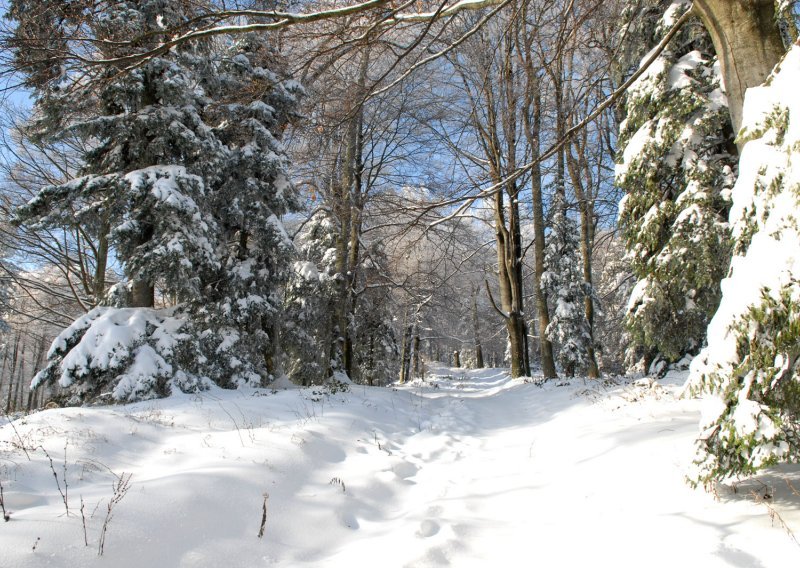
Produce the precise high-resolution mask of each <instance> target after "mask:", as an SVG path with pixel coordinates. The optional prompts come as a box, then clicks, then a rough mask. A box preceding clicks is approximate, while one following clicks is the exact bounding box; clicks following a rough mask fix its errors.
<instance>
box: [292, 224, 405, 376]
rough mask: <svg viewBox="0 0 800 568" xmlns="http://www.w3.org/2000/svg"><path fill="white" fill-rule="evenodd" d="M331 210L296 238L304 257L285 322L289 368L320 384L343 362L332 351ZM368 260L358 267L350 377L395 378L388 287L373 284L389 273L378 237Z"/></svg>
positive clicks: (298, 265) (297, 268)
mask: <svg viewBox="0 0 800 568" xmlns="http://www.w3.org/2000/svg"><path fill="white" fill-rule="evenodd" d="M334 223H335V221H334V220H333V219H332V218H331V216H330V215H329V213H328V212H325V211H320V212H318V213H316V214H315V215H314V216H313V217H312V218H311V219H310V220H309V221H308V222H307V223H306V224H305V226H304V227H303V229H302V231H300V233H299V234H298V235H297V237H296V239H295V245H296V248H297V251H298V255H299V257H300V260H298V261H297V262H295V264H294V271H293V273H292V275H291V277H290V278H289V281H288V284H287V286H286V294H285V298H286V315H287V320H288V322H287V325H286V329H285V330H284V335H283V342H282V347H283V348H284V349H285V350H286V357H287V369H286V370H287V372H288V373H289V375H290V376H291V377H292V378H293V379H294V380H295V381H297V382H299V383H302V384H304V385H309V384H319V383H321V382H322V381H323V380H325V379H326V378H327V377H328V376H329V375H330V374H331V373H332V372H333V371H334V370H337V369H341V368H342V364H341V361H339V360H338V359H337V358H336V355H337V353H336V352H334V353H331V349H330V336H331V333H333V331H334V327H335V325H336V323H335V321H334V303H335V302H336V301H339V300H338V299H337V294H338V290H337V280H336V276H335V275H336V248H335V247H336V234H337V232H338V229H336V227H335V226H334ZM364 244H365V246H366V250H365V251H364V260H363V261H362V263H361V264H360V265H359V266H357V267H355V270H356V281H355V291H354V292H355V293H354V299H353V301H354V306H353V316H352V318H351V319H350V322H349V326H350V329H349V330H348V332H349V334H350V337H351V338H352V340H353V341H352V343H353V358H354V362H355V365H354V366H353V369H352V373H353V375H354V376H353V377H352V379H354V380H357V381H358V382H361V383H366V384H370V385H372V384H382V383H386V382H389V381H391V380H393V379H394V378H396V372H397V357H398V348H397V340H396V337H395V333H394V329H393V327H392V323H391V322H392V318H391V314H390V313H389V306H390V304H391V302H390V298H389V294H390V292H389V288H388V287H386V286H379V285H375V284H376V281H379V280H380V279H381V276H380V275H381V274H382V273H386V272H387V270H386V267H385V263H386V261H387V258H386V255H385V254H384V253H383V251H382V250H381V248H380V246H379V244H378V243H371V244H367V243H364Z"/></svg>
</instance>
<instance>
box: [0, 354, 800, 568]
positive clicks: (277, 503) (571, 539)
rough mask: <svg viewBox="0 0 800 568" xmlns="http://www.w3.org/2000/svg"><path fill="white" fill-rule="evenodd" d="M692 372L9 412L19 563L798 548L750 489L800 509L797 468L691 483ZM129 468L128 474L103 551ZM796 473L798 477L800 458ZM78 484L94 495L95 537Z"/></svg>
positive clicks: (474, 562)
mask: <svg viewBox="0 0 800 568" xmlns="http://www.w3.org/2000/svg"><path fill="white" fill-rule="evenodd" d="M679 391H680V380H679V379H677V378H676V379H675V380H672V381H670V380H667V381H665V383H664V384H653V383H648V382H646V381H645V382H642V383H634V384H630V383H624V384H623V383H620V384H617V383H614V382H605V383H602V382H589V381H583V380H581V379H575V380H572V381H570V382H569V383H563V384H562V383H554V382H550V383H547V384H545V385H543V386H537V385H535V384H531V383H524V382H523V381H521V380H515V379H511V378H509V377H508V375H507V372H506V370H503V369H484V370H475V371H470V370H460V369H447V368H445V367H440V366H439V367H437V366H432V367H431V368H430V369H429V374H428V376H427V380H426V381H417V382H414V383H412V384H408V385H404V386H398V387H393V388H368V387H362V386H357V385H353V386H352V388H351V390H350V392H347V393H341V392H334V393H330V392H325V391H323V390H320V389H319V388H312V389H297V388H294V389H287V390H283V391H280V390H276V391H272V392H270V391H264V390H251V391H222V390H219V389H215V390H213V391H209V392H206V393H202V394H200V395H181V396H173V397H171V398H168V399H165V400H159V401H150V402H147V403H138V404H135V405H129V406H122V407H98V408H74V409H62V410H51V411H45V412H40V413H36V414H32V415H30V416H28V417H25V418H23V419H21V420H18V421H17V422H16V423H15V428H16V431H14V430H13V429H11V428H10V427H9V425H5V426H3V427H2V429H0V458H2V460H3V461H2V463H1V464H0V467H2V470H0V475H2V478H1V479H2V482H3V486H4V490H5V501H6V507H7V508H9V509H10V510H12V511H13V513H12V516H11V519H12V520H11V522H9V523H5V524H4V525H2V526H0V544H2V548H1V549H2V551H3V552H2V555H3V557H4V558H3V562H2V565H3V566H4V567H6V566H7V567H14V568H16V567H34V566H63V567H67V566H77V565H81V566H94V565H100V564H103V565H113V566H115V567H120V568H124V567H128V566H130V567H134V566H136V567H141V566H143V565H146V566H154V567H161V566H163V567H172V566H180V567H205V566H209V567H211V566H219V565H230V566H246V567H250V566H268V565H279V566H292V567H293V566H321V567H327V566H332V567H338V566H341V567H348V568H352V567H359V566H368V565H373V564H379V565H381V566H388V567H405V566H408V567H423V566H455V567H462V566H466V567H471V566H474V567H478V566H481V567H485V566H503V567H525V566H548V567H549V566H576V565H589V564H592V565H600V566H606V565H614V566H620V567H627V566H630V567H634V566H635V567H637V568H638V567H640V566H642V565H647V566H655V567H659V566H665V567H666V566H670V567H672V566H676V565H678V566H680V565H687V566H703V567H704V568H713V567H723V566H742V567H785V566H797V565H800V546H798V544H797V543H796V542H795V541H794V540H793V538H792V536H791V535H789V534H787V532H786V531H785V530H784V529H783V528H781V526H780V524H779V521H778V520H777V519H776V520H775V523H774V526H773V523H772V522H771V520H770V515H769V511H770V510H769V509H768V508H767V505H766V504H764V503H757V502H755V501H754V500H753V498H752V497H751V495H750V492H751V490H761V489H762V485H760V483H762V482H763V483H766V484H768V485H769V486H770V487H771V488H772V491H773V492H774V498H773V499H772V500H771V501H770V503H769V506H770V507H773V508H774V510H775V511H777V512H778V513H779V515H780V517H779V518H780V519H783V520H784V522H785V523H786V525H787V526H788V527H790V528H797V527H800V498H798V497H797V496H794V495H792V494H791V492H790V490H789V489H788V487H787V485H786V483H785V481H784V480H783V479H782V478H779V477H777V476H772V477H770V476H769V475H765V476H762V477H761V478H760V481H758V482H750V483H749V484H742V485H741V486H740V491H739V493H738V494H737V495H733V494H728V493H725V494H722V495H721V500H719V501H717V500H715V499H714V497H713V496H712V495H709V494H707V493H704V492H703V491H701V490H693V489H691V488H690V487H689V486H688V485H687V484H686V483H685V482H684V475H685V473H686V471H687V467H688V465H689V463H690V461H691V456H692V441H693V439H694V437H695V436H696V434H697V424H698V420H699V411H700V404H701V402H700V401H698V400H684V399H680V398H678V397H677V396H676V395H677V394H678V393H679ZM20 440H23V441H25V443H26V444H27V445H28V447H30V448H33V447H35V446H36V445H38V444H43V445H44V447H45V448H47V450H48V452H49V454H50V455H51V456H52V457H53V459H54V462H55V465H56V467H55V471H56V472H57V473H58V475H59V476H61V475H62V467H63V468H64V471H66V478H67V480H68V483H69V495H68V502H69V503H70V505H71V514H70V515H69V516H67V515H65V514H64V513H65V511H64V509H65V507H64V503H63V499H62V498H61V496H60V494H59V492H58V490H57V488H56V486H55V484H54V482H53V473H52V471H53V470H51V469H50V467H49V464H48V461H47V458H46V456H44V455H43V453H42V451H41V450H35V451H31V460H30V461H28V460H27V459H26V457H25V456H24V454H23V453H22V452H21V451H20V448H19V445H20V444H19V441H20ZM65 445H66V457H65V449H64V448H65ZM64 466H65V467H64ZM121 472H126V473H131V474H132V475H133V477H132V480H131V489H130V490H129V492H128V493H127V494H126V495H125V497H124V499H123V500H121V501H120V502H119V504H118V505H116V509H115V512H114V517H113V522H112V523H111V524H110V526H109V528H108V533H107V537H106V547H105V553H104V556H103V557H102V558H99V557H98V556H97V541H98V538H99V534H100V530H101V526H102V522H103V518H104V516H105V509H106V506H107V502H108V499H109V498H110V497H111V492H110V486H111V483H112V482H113V480H114V479H115V476H119V475H120V474H121ZM782 476H783V478H784V479H788V480H790V481H792V482H793V484H794V486H795V487H800V472H799V471H798V469H796V468H795V469H790V468H785V469H784V470H783V471H782ZM62 488H63V484H62ZM265 492H266V493H268V495H269V497H268V500H267V522H266V525H265V534H264V537H263V538H262V539H259V538H257V537H256V533H257V532H258V529H259V520H260V518H261V514H262V507H263V502H264V499H263V497H262V496H263V494H264V493H265ZM81 498H82V499H83V500H84V501H85V502H86V508H87V510H91V511H94V513H93V514H92V515H91V516H89V514H88V513H87V517H88V519H87V524H88V528H87V533H86V537H87V540H88V542H89V543H90V546H88V547H86V546H85V545H84V537H83V532H82V524H81V517H80V515H79V514H78V511H79V507H80V499H81ZM37 539H39V540H37ZM33 543H37V546H36V550H32V549H31V547H32V545H33Z"/></svg>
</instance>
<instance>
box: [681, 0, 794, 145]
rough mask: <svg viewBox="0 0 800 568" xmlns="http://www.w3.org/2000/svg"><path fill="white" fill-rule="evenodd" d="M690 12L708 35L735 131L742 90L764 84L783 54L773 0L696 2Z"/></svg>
mask: <svg viewBox="0 0 800 568" xmlns="http://www.w3.org/2000/svg"><path fill="white" fill-rule="evenodd" d="M693 10H694V13H695V14H696V15H697V16H698V17H699V18H700V19H701V20H702V21H703V24H704V25H705V27H706V29H708V31H709V33H710V34H711V40H712V41H713V43H714V50H715V51H716V52H717V57H719V61H720V66H721V69H722V77H723V81H724V83H725V91H726V93H727V95H728V107H729V109H730V113H731V121H732V123H733V128H734V130H735V131H736V132H738V131H739V129H740V128H741V126H742V107H743V105H744V95H745V91H746V90H747V89H748V88H750V87H755V86H758V85H760V84H761V83H763V82H764V80H765V79H766V78H767V77H768V76H769V74H770V72H771V71H772V69H773V67H775V64H776V63H778V61H779V60H780V58H781V57H783V54H784V53H785V52H786V49H785V48H784V46H783V40H782V39H781V34H780V31H779V30H778V26H777V22H776V19H775V3H774V0H695V1H694V8H693Z"/></svg>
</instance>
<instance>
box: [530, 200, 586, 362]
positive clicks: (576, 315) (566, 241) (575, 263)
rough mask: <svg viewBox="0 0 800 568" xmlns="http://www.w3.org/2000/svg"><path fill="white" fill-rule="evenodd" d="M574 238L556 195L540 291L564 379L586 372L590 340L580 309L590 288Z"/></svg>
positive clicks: (575, 233)
mask: <svg viewBox="0 0 800 568" xmlns="http://www.w3.org/2000/svg"><path fill="white" fill-rule="evenodd" d="M578 235H579V231H578V226H577V224H576V223H575V221H574V220H573V219H571V218H570V217H569V215H567V210H566V204H565V203H564V197H563V195H561V194H560V193H557V194H556V198H555V200H554V202H553V221H552V228H551V231H550V233H549V234H548V235H547V244H546V247H545V258H544V262H545V272H544V273H543V274H542V290H544V292H545V294H547V298H548V301H549V302H550V303H551V304H552V306H553V314H552V317H551V319H550V325H548V326H547V330H546V333H547V337H548V339H550V341H552V342H553V344H554V346H555V349H556V351H557V355H556V357H557V359H558V362H559V363H560V364H561V366H562V368H563V369H564V372H565V373H566V374H567V375H568V376H573V375H575V373H576V372H579V371H583V370H585V369H586V367H587V366H588V364H589V347H590V343H591V340H592V336H591V333H590V332H589V323H588V322H587V320H586V312H585V308H584V301H585V298H586V296H587V294H591V293H592V289H591V286H590V285H589V284H587V283H586V282H584V279H583V269H582V265H581V258H580V250H579V242H578V238H579V237H578Z"/></svg>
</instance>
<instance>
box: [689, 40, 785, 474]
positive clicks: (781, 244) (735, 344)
mask: <svg viewBox="0 0 800 568" xmlns="http://www.w3.org/2000/svg"><path fill="white" fill-rule="evenodd" d="M798 84H800V47H798V46H795V47H793V48H792V49H791V51H789V53H788V54H787V55H786V56H785V58H784V59H783V61H782V62H781V63H780V64H779V65H778V66H777V67H776V70H775V71H774V72H773V75H772V76H771V77H770V78H769V79H768V80H767V81H766V82H765V84H764V86H761V87H758V88H751V89H749V90H748V91H747V95H746V97H745V105H744V120H743V124H742V130H741V131H740V133H739V141H740V142H743V143H745V144H744V148H743V151H742V156H741V161H740V164H739V168H740V170H739V171H740V175H739V179H738V180H737V182H736V185H735V186H734V188H733V205H732V208H731V214H730V219H731V225H732V231H733V238H734V257H733V260H732V261H731V270H730V274H729V276H728V277H727V278H726V279H725V280H723V282H722V301H721V303H720V306H719V309H718V310H717V313H716V314H715V315H714V318H713V320H712V321H711V324H710V325H709V328H708V347H707V348H706V349H704V350H703V351H702V352H701V353H700V355H699V356H698V357H697V358H696V359H695V360H694V361H693V362H692V366H691V375H690V378H689V383H688V386H689V388H690V390H691V391H693V392H698V391H706V392H711V393H713V394H714V395H715V397H714V398H713V399H712V402H711V403H710V404H709V407H708V409H707V412H706V413H705V414H704V418H703V424H702V430H703V431H702V435H701V437H700V439H699V440H698V456H697V462H696V464H697V466H698V469H697V471H696V473H695V475H694V481H695V482H700V483H705V484H708V483H710V482H712V481H713V480H715V479H723V478H726V477H728V476H736V475H741V474H750V473H753V472H755V471H756V470H758V469H760V468H763V467H765V466H768V465H771V464H773V463H776V462H779V461H797V460H798V459H800V373H798V365H800V101H798V99H797V96H796V91H797V85H798Z"/></svg>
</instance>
